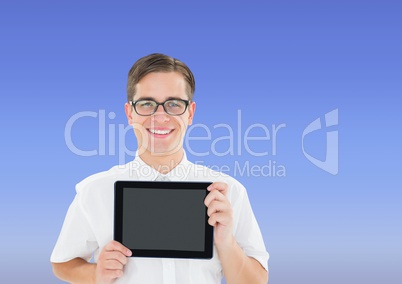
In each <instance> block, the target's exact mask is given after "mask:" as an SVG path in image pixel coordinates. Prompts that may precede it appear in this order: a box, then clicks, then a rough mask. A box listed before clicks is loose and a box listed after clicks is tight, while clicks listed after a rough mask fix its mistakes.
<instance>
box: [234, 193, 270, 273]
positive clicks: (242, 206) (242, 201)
mask: <svg viewBox="0 0 402 284" xmlns="http://www.w3.org/2000/svg"><path fill="white" fill-rule="evenodd" d="M232 207H233V212H234V221H235V223H234V235H235V238H236V241H237V243H238V244H239V246H240V247H241V248H242V249H243V251H244V252H245V254H246V255H247V256H249V257H252V258H254V259H256V260H257V261H258V262H259V263H261V265H262V266H263V267H264V268H265V269H266V270H267V271H268V259H269V254H268V252H267V250H266V248H265V244H264V240H263V237H262V234H261V230H260V227H259V225H258V223H257V220H256V218H255V216H254V213H253V210H252V208H251V204H250V201H249V198H248V195H247V192H246V189H245V188H244V187H241V190H240V192H239V196H238V198H237V200H236V201H235V202H234V204H232Z"/></svg>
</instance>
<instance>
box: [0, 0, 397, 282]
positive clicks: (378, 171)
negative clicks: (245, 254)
mask: <svg viewBox="0 0 402 284" xmlns="http://www.w3.org/2000/svg"><path fill="white" fill-rule="evenodd" d="M4 2H5V1H2V3H1V4H0V40H1V44H0V68H1V69H0V70H1V76H0V80H1V83H0V93H1V103H0V107H1V112H0V115H1V119H0V123H1V133H2V134H1V137H2V138H1V147H0V151H1V181H0V182H1V186H0V190H1V198H0V216H1V219H0V228H1V234H0V251H1V255H2V260H1V265H0V275H1V282H2V283H61V282H60V281H58V280H57V279H56V278H55V277H54V276H53V274H52V272H51V266H50V263H49V257H50V254H51V251H52V249H53V246H54V244H55V242H56V240H57V237H58V234H59V231H60V229H61V226H62V223H63V220H64V216H65V214H66V211H67V208H68V206H69V204H70V202H71V201H72V199H73V197H74V194H75V190H74V186H75V184H76V183H77V182H79V181H80V180H81V179H83V178H85V177H86V176H88V175H90V174H93V173H96V172H99V171H102V170H106V169H108V168H110V167H111V166H113V165H115V164H117V163H119V158H118V155H116V154H115V155H112V154H110V152H108V147H109V144H110V143H109V141H108V140H106V142H105V146H106V149H107V150H106V153H105V155H96V156H92V157H82V156H78V155H75V154H74V153H72V152H71V151H70V150H69V148H68V147H67V146H66V142H65V139H64V129H65V126H66V123H67V121H68V119H69V118H70V117H71V116H72V115H74V114H76V113H79V112H82V111H93V112H98V113H99V111H100V110H104V111H105V113H106V115H108V114H109V113H115V114H116V117H115V118H113V116H112V118H113V119H111V118H109V117H108V116H106V122H105V123H106V127H107V128H106V135H107V137H109V135H111V137H112V138H115V137H117V131H116V133H115V135H113V132H109V130H110V129H109V128H108V127H112V128H113V127H117V126H118V124H122V125H125V123H126V120H125V116H124V111H123V104H124V102H125V96H126V94H125V85H126V76H127V72H128V70H129V68H130V67H131V65H132V64H133V63H134V61H135V60H137V59H138V58H139V57H141V56H144V55H146V54H148V53H152V52H162V53H166V54H169V55H172V56H174V57H177V58H179V59H181V60H183V61H184V62H186V63H187V64H188V65H189V66H190V68H191V69H192V70H193V72H194V73H195V76H196V80H197V90H196V95H195V99H196V102H197V113H196V120H195V123H205V124H206V125H207V126H208V127H209V128H210V129H211V130H212V138H213V139H215V138H218V137H221V136H222V135H224V136H225V135H228V133H227V132H224V131H222V130H223V129H222V128H221V129H220V130H219V128H217V127H215V129H214V126H216V125H218V124H220V123H226V124H229V125H231V126H233V129H234V135H235V137H237V135H238V133H237V130H236V129H238V128H237V127H238V125H237V119H238V118H237V112H238V110H241V115H242V132H243V134H244V131H245V130H246V128H247V127H248V126H250V125H252V124H255V123H260V124H263V125H266V126H267V127H269V128H270V127H271V126H272V125H273V124H275V125H279V124H281V123H285V124H286V127H285V128H283V129H281V130H280V131H279V132H278V137H277V152H276V154H275V155H274V154H273V153H272V141H251V142H250V147H251V148H252V149H253V150H254V151H260V152H264V151H268V152H269V154H268V155H267V156H264V157H253V155H251V154H249V153H247V151H246V150H245V148H244V143H241V144H240V147H241V149H242V153H241V154H240V155H238V154H237V151H236V153H235V155H234V156H230V155H226V156H223V157H217V156H214V155H209V156H206V157H201V158H200V157H195V156H194V155H189V158H190V159H191V160H194V161H196V160H199V161H201V160H202V162H203V163H204V164H206V165H217V166H218V167H220V166H225V165H227V166H229V167H231V170H230V172H229V173H232V174H233V173H234V172H233V165H234V163H235V161H240V162H242V163H243V162H245V161H250V163H251V164H252V165H258V166H263V165H265V164H267V163H268V161H270V160H271V161H275V163H276V164H277V165H282V166H284V167H285V168H286V176H285V177H277V176H271V177H262V176H257V177H253V176H246V175H242V176H236V178H238V179H239V180H240V181H241V182H242V183H243V184H244V185H245V186H246V187H247V188H248V192H249V196H250V200H251V202H252V205H253V208H254V211H255V214H256V216H257V218H258V221H259V223H260V226H261V230H262V232H263V236H264V239H265V242H266V245H267V249H268V251H269V252H270V256H271V258H270V262H269V266H270V283H271V284H294V283H303V284H304V283H305V284H322V283H326V284H330V283H344V284H345V283H365V284H371V283H373V284H374V283H376V284H378V283H386V284H397V283H399V284H400V283H402V272H401V269H400V268H401V266H402V243H401V240H402V206H401V201H402V193H401V188H402V187H401V173H400V163H399V162H400V159H401V150H400V145H401V142H402V141H401V138H400V137H401V135H400V133H399V132H400V131H401V121H402V117H401V111H400V107H401V103H400V99H398V97H400V96H401V95H402V92H401V91H402V67H401V66H402V65H401V64H402V60H401V59H402V56H401V50H402V32H401V31H402V17H401V14H402V5H401V3H400V2H399V3H398V1H356V0H352V1H247V2H246V1H241V2H235V3H233V2H232V1H219V3H215V2H214V1H203V2H202V3H189V2H188V1H176V2H174V3H173V4H172V3H169V4H168V3H166V2H163V1H160V2H158V1H150V2H149V3H148V4H144V3H142V2H144V1H142V2H140V1H130V2H128V1H117V2H114V4H111V3H108V2H103V1H68V2H67V1H64V2H59V1H57V2H56V1H13V2H12V3H4ZM8 2H11V1H8ZM83 2H84V3H83ZM333 109H338V110H339V125H338V126H336V127H331V129H332V130H334V129H336V130H338V131H339V173H338V175H331V174H329V173H327V172H325V171H323V170H321V169H319V168H317V167H316V166H314V165H313V164H312V163H310V162H309V161H308V160H307V159H306V157H305V156H304V155H303V152H302V148H301V137H302V133H303V130H304V129H305V127H307V125H309V123H311V122H312V121H314V120H315V119H317V118H319V117H321V118H323V116H324V115H325V113H327V112H329V111H331V110H333ZM98 122H99V121H98V120H97V119H96V118H84V119H81V120H79V121H78V122H77V123H76V124H75V125H74V128H73V132H72V138H73V142H74V143H75V145H77V147H80V148H81V149H86V150H91V149H97V147H98ZM110 125H111V126H110ZM260 130H261V129H260ZM219 131H221V132H219ZM325 131H326V130H325V129H322V131H317V132H315V133H314V135H313V134H311V135H310V136H309V139H307V138H306V141H305V142H306V145H305V146H306V151H308V152H309V153H310V154H311V155H313V156H315V157H317V158H320V159H324V155H325V141H326V140H325V139H326V138H325V135H326V132H325ZM196 133H199V135H200V136H202V135H204V134H205V133H203V132H202V131H200V132H196V131H194V135H195V134H196ZM243 134H241V135H243ZM262 134H263V133H262V132H261V131H259V130H258V129H254V132H250V135H252V136H262ZM243 136H244V135H243ZM211 142H212V141H199V142H194V144H191V145H192V146H194V147H193V148H194V149H195V148H197V149H200V150H202V151H208V149H209V150H210V147H211ZM226 142H227V141H226ZM226 142H225V141H223V142H221V143H220V144H217V146H219V147H221V151H222V152H223V151H224V150H225V149H227V146H228V145H225V143H226ZM116 143H117V142H116ZM125 143H126V144H127V145H129V148H131V149H135V143H134V137H133V134H132V133H131V132H129V133H127V135H126V137H125ZM234 146H235V149H237V148H236V147H238V141H237V140H235V141H234ZM225 147H226V148H225ZM130 159H131V158H130V157H126V161H128V160H130ZM77 233H79V232H77Z"/></svg>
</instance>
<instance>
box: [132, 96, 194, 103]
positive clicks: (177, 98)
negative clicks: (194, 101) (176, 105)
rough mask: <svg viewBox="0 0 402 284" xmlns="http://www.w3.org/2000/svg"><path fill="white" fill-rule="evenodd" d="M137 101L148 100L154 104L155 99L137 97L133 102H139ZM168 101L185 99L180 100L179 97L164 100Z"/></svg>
mask: <svg viewBox="0 0 402 284" xmlns="http://www.w3.org/2000/svg"><path fill="white" fill-rule="evenodd" d="M139 100H150V101H155V102H156V100H155V98H153V97H139V98H138V99H136V100H135V101H139ZM168 100H186V99H182V98H179V97H167V98H166V99H165V101H168Z"/></svg>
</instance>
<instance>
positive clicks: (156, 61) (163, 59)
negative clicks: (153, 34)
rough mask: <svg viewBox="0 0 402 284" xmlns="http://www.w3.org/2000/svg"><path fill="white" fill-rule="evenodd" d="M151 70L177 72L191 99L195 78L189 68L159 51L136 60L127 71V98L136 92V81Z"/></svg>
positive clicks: (130, 98)
mask: <svg viewBox="0 0 402 284" xmlns="http://www.w3.org/2000/svg"><path fill="white" fill-rule="evenodd" d="M152 72H178V73H180V74H181V75H183V77H184V80H185V81H186V82H187V88H186V89H187V90H186V91H187V95H188V98H189V100H192V99H193V96H194V91H195V79H194V75H193V73H192V72H191V70H190V68H188V66H187V65H186V64H184V63H183V62H181V61H180V60H178V59H176V58H173V57H170V56H167V55H165V54H161V53H153V54H150V55H147V56H144V57H142V58H140V59H138V60H137V62H135V63H134V65H133V67H131V69H130V71H129V72H128V81H127V100H128V101H131V100H132V99H133V97H134V96H135V93H136V85H137V83H138V82H139V81H140V80H141V79H142V78H143V77H144V76H145V75H147V74H149V73H152Z"/></svg>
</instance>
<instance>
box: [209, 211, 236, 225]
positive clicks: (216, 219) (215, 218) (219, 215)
mask: <svg viewBox="0 0 402 284" xmlns="http://www.w3.org/2000/svg"><path fill="white" fill-rule="evenodd" d="M230 222H231V217H230V214H229V213H227V212H225V213H224V212H215V213H214V214H212V215H211V217H209V219H208V224H210V225H211V226H216V225H217V224H221V225H223V226H228V225H229V224H230Z"/></svg>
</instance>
